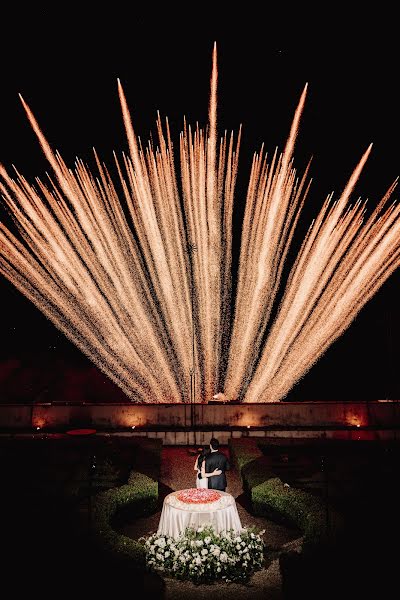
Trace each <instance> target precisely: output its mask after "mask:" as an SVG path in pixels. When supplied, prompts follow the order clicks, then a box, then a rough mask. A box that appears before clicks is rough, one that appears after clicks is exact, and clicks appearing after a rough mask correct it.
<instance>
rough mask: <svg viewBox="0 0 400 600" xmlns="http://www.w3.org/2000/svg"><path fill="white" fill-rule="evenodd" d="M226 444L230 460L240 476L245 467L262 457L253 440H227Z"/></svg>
mask: <svg viewBox="0 0 400 600" xmlns="http://www.w3.org/2000/svg"><path fill="white" fill-rule="evenodd" d="M228 444H229V453H230V456H231V460H232V462H233V464H234V465H235V466H236V468H237V470H238V471H239V473H240V474H241V475H242V469H243V467H244V466H245V465H247V464H248V463H250V462H252V461H254V460H256V459H257V458H260V457H261V456H262V452H261V450H260V449H259V447H258V445H257V442H256V441H255V438H229V442H228Z"/></svg>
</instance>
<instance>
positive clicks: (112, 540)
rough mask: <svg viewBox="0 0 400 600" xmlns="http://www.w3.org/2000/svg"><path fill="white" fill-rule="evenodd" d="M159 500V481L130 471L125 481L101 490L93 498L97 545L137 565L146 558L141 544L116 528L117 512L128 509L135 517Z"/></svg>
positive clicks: (94, 533)
mask: <svg viewBox="0 0 400 600" xmlns="http://www.w3.org/2000/svg"><path fill="white" fill-rule="evenodd" d="M157 504H158V482H157V481H154V480H153V479H150V477H147V476H146V475H143V474H142V473H134V472H132V473H131V474H130V476H129V481H128V484H127V485H122V486H120V487H117V488H112V489H109V490H105V491H104V492H100V493H99V494H97V495H95V496H94V498H93V506H92V520H91V521H92V522H91V529H92V533H93V536H94V541H95V543H96V546H97V547H98V548H100V549H101V550H103V551H104V552H106V553H110V554H112V555H114V558H116V557H119V558H129V559H132V560H134V562H135V563H136V564H137V565H140V566H144V565H145V562H146V560H145V559H146V557H145V551H144V546H143V545H142V544H141V543H140V542H138V541H136V540H133V539H132V538H129V537H127V536H125V535H122V534H120V533H118V532H117V531H115V529H114V528H113V522H114V520H115V519H116V517H117V515H118V513H120V512H121V511H124V510H127V509H129V510H130V512H131V513H132V512H134V514H135V515H137V516H138V517H140V516H145V515H148V514H151V513H152V512H154V511H155V510H156V508H157Z"/></svg>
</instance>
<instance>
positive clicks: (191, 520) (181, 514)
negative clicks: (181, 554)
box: [157, 490, 243, 538]
mask: <svg viewBox="0 0 400 600" xmlns="http://www.w3.org/2000/svg"><path fill="white" fill-rule="evenodd" d="M182 491H185V492H188V491H190V490H178V491H176V492H172V493H171V494H168V496H166V497H165V499H164V502H163V507H162V511H161V516H160V522H159V525H158V530H157V533H159V534H162V535H168V536H171V537H174V538H177V537H179V535H180V534H181V533H183V532H184V531H185V529H186V527H193V528H195V529H197V528H198V527H201V526H202V525H212V526H213V528H214V530H215V531H216V532H217V533H221V532H222V531H228V530H230V529H233V530H234V531H235V532H237V533H240V532H241V531H242V529H243V527H242V524H241V522H240V518H239V513H238V510H237V506H236V502H235V499H234V497H233V496H232V495H231V494H228V493H227V492H221V491H219V492H218V493H219V494H220V498H219V499H218V500H217V501H215V502H208V503H205V504H192V503H186V502H182V501H181V500H179V499H178V497H177V496H178V495H179V494H180V493H181V492H182Z"/></svg>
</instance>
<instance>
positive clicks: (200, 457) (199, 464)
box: [197, 448, 210, 470]
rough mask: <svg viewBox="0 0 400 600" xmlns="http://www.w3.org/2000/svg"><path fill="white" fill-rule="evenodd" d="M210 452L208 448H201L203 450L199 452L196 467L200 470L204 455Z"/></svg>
mask: <svg viewBox="0 0 400 600" xmlns="http://www.w3.org/2000/svg"><path fill="white" fill-rule="evenodd" d="M209 454H210V449H209V448H203V450H202V451H201V452H200V454H199V458H198V459H197V467H198V469H200V470H201V465H202V464H203V462H204V460H205V458H206V456H208V455H209Z"/></svg>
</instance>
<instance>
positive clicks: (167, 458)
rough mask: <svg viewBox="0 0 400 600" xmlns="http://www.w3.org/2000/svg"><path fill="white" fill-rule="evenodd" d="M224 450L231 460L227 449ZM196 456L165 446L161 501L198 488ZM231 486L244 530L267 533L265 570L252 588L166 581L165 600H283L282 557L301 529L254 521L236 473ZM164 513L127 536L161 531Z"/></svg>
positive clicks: (133, 526)
mask: <svg viewBox="0 0 400 600" xmlns="http://www.w3.org/2000/svg"><path fill="white" fill-rule="evenodd" d="M221 450H222V451H223V452H225V453H226V454H227V455H228V456H229V450H228V448H227V447H222V448H221ZM195 458H196V454H195V448H188V447H186V446H185V447H180V446H165V447H164V448H163V450H162V462H161V479H160V483H159V490H160V495H161V497H162V498H163V497H165V496H166V495H167V494H169V493H170V492H172V491H175V490H179V489H185V488H191V487H195V471H194V469H193V466H194V462H195ZM227 479H228V486H227V489H226V491H227V492H228V493H229V494H232V496H233V497H234V498H235V499H236V503H237V508H238V512H239V516H240V520H241V523H242V525H243V527H249V526H251V525H255V526H257V527H259V528H260V529H264V530H265V533H264V536H263V537H264V541H265V543H266V546H267V556H266V562H265V567H264V569H262V570H261V571H259V572H257V573H255V574H254V575H253V576H252V578H251V580H250V582H249V584H248V585H243V584H235V583H230V584H226V583H224V582H221V583H215V584H212V585H194V584H193V583H191V582H184V581H178V580H175V579H173V578H168V577H165V578H164V583H165V593H164V598H165V600H186V599H187V598H190V599H191V600H205V599H206V598H207V599H208V598H209V595H210V593H211V594H212V597H213V600H223V599H225V598H227V597H228V595H233V596H234V597H235V600H236V599H240V600H242V599H243V600H244V599H246V600H247V599H252V600H258V599H261V598H262V599H264V600H265V598H268V600H282V598H283V595H282V592H281V577H280V572H279V563H278V556H279V553H280V551H281V550H282V549H283V547H285V548H289V547H291V546H296V541H295V540H297V539H298V538H299V536H300V532H299V531H298V530H297V529H291V528H289V527H284V526H282V525H278V524H276V523H273V522H272V521H269V520H267V519H263V518H260V517H254V516H253V515H251V514H250V513H249V512H248V510H247V509H246V505H245V498H244V494H243V488H242V484H241V479H240V476H239V474H238V472H237V470H236V469H232V470H231V471H229V473H227ZM160 515H161V511H158V512H157V513H155V514H153V515H151V516H150V517H147V518H141V519H135V520H134V521H132V522H128V523H126V524H125V525H124V527H123V529H122V530H121V532H122V533H124V534H125V535H127V536H129V537H131V538H133V539H138V538H139V537H141V536H147V535H150V534H151V533H154V532H155V531H157V528H158V523H159V520H160Z"/></svg>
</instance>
